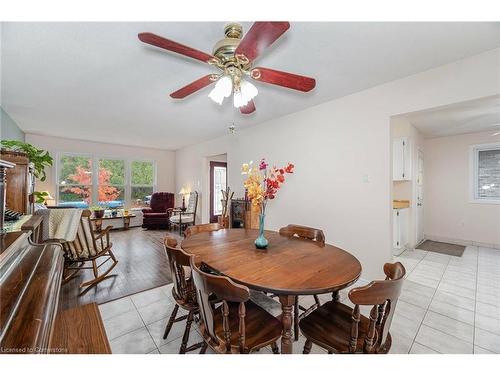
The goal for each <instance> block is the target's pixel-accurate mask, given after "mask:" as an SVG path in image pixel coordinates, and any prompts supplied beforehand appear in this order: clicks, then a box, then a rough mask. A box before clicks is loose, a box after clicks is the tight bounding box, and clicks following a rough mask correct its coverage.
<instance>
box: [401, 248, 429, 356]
mask: <svg viewBox="0 0 500 375" xmlns="http://www.w3.org/2000/svg"><path fill="white" fill-rule="evenodd" d="M414 250H417V249H414ZM405 251H407V250H405ZM405 251H403V252H402V253H401V254H400V255H403V254H404V253H405ZM427 254H428V252H426V254H425V255H424V256H423V257H422V258H420V259H419V261H418V262H417V264H416V265H415V267H413V269H412V270H411V271H410V273H409V274H408V276H407V277H406V280H408V278H409V277H410V275H411V274H412V273H413V271H415V269H416V268H417V267H418V265H419V264H420V262H422V260H423V259H424V258H425V257H426V256H427ZM407 303H409V302H407ZM411 305H413V304H411ZM413 306H417V305H413ZM425 314H427V311H426V312H425ZM424 318H425V315H424V317H423V318H422V321H423V320H424ZM421 325H422V322H420V326H421ZM420 326H419V327H418V329H417V332H416V333H415V336H414V337H413V339H412V341H411V345H410V349H408V352H407V353H406V354H410V351H411V348H413V344H414V343H415V339H416V337H417V335H418V331H420Z"/></svg>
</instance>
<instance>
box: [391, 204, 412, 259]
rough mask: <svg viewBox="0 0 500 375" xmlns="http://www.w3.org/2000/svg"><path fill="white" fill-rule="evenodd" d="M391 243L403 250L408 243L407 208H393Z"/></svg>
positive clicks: (395, 247)
mask: <svg viewBox="0 0 500 375" xmlns="http://www.w3.org/2000/svg"><path fill="white" fill-rule="evenodd" d="M392 212H393V225H394V228H393V244H392V247H393V248H394V249H397V250H400V249H401V250H404V249H405V247H406V245H408V208H401V209H393V210H392Z"/></svg>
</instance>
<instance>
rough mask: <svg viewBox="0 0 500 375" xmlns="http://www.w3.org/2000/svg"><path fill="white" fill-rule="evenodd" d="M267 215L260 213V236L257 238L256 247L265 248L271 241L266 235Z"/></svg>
mask: <svg viewBox="0 0 500 375" xmlns="http://www.w3.org/2000/svg"><path fill="white" fill-rule="evenodd" d="M265 217H266V215H264V214H260V215H259V236H258V237H257V238H256V240H255V242H254V243H255V247H256V248H257V249H265V248H267V245H268V244H269V241H268V240H267V238H266V237H264V218H265Z"/></svg>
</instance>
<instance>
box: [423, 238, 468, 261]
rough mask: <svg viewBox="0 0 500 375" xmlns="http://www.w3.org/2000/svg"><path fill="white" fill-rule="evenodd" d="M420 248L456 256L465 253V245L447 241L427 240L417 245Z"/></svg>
mask: <svg viewBox="0 0 500 375" xmlns="http://www.w3.org/2000/svg"><path fill="white" fill-rule="evenodd" d="M417 249H419V250H425V251H431V252H433V253H439V254H446V255H453V256H455V257H461V256H462V254H463V253H464V250H465V246H462V245H455V244H452V243H446V242H437V241H430V240H425V241H424V242H422V243H421V244H420V245H418V246H417Z"/></svg>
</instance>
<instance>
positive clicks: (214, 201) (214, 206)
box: [210, 161, 227, 223]
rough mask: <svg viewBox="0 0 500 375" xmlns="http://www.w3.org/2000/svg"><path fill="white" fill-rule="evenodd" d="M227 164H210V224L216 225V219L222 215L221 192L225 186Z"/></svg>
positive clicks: (214, 162) (218, 162) (216, 162)
mask: <svg viewBox="0 0 500 375" xmlns="http://www.w3.org/2000/svg"><path fill="white" fill-rule="evenodd" d="M226 172H227V163H226V162H222V161H211V162H210V222H211V223H216V222H217V217H218V216H219V215H221V214H222V202H221V199H222V192H221V190H226V186H227V173H226Z"/></svg>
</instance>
